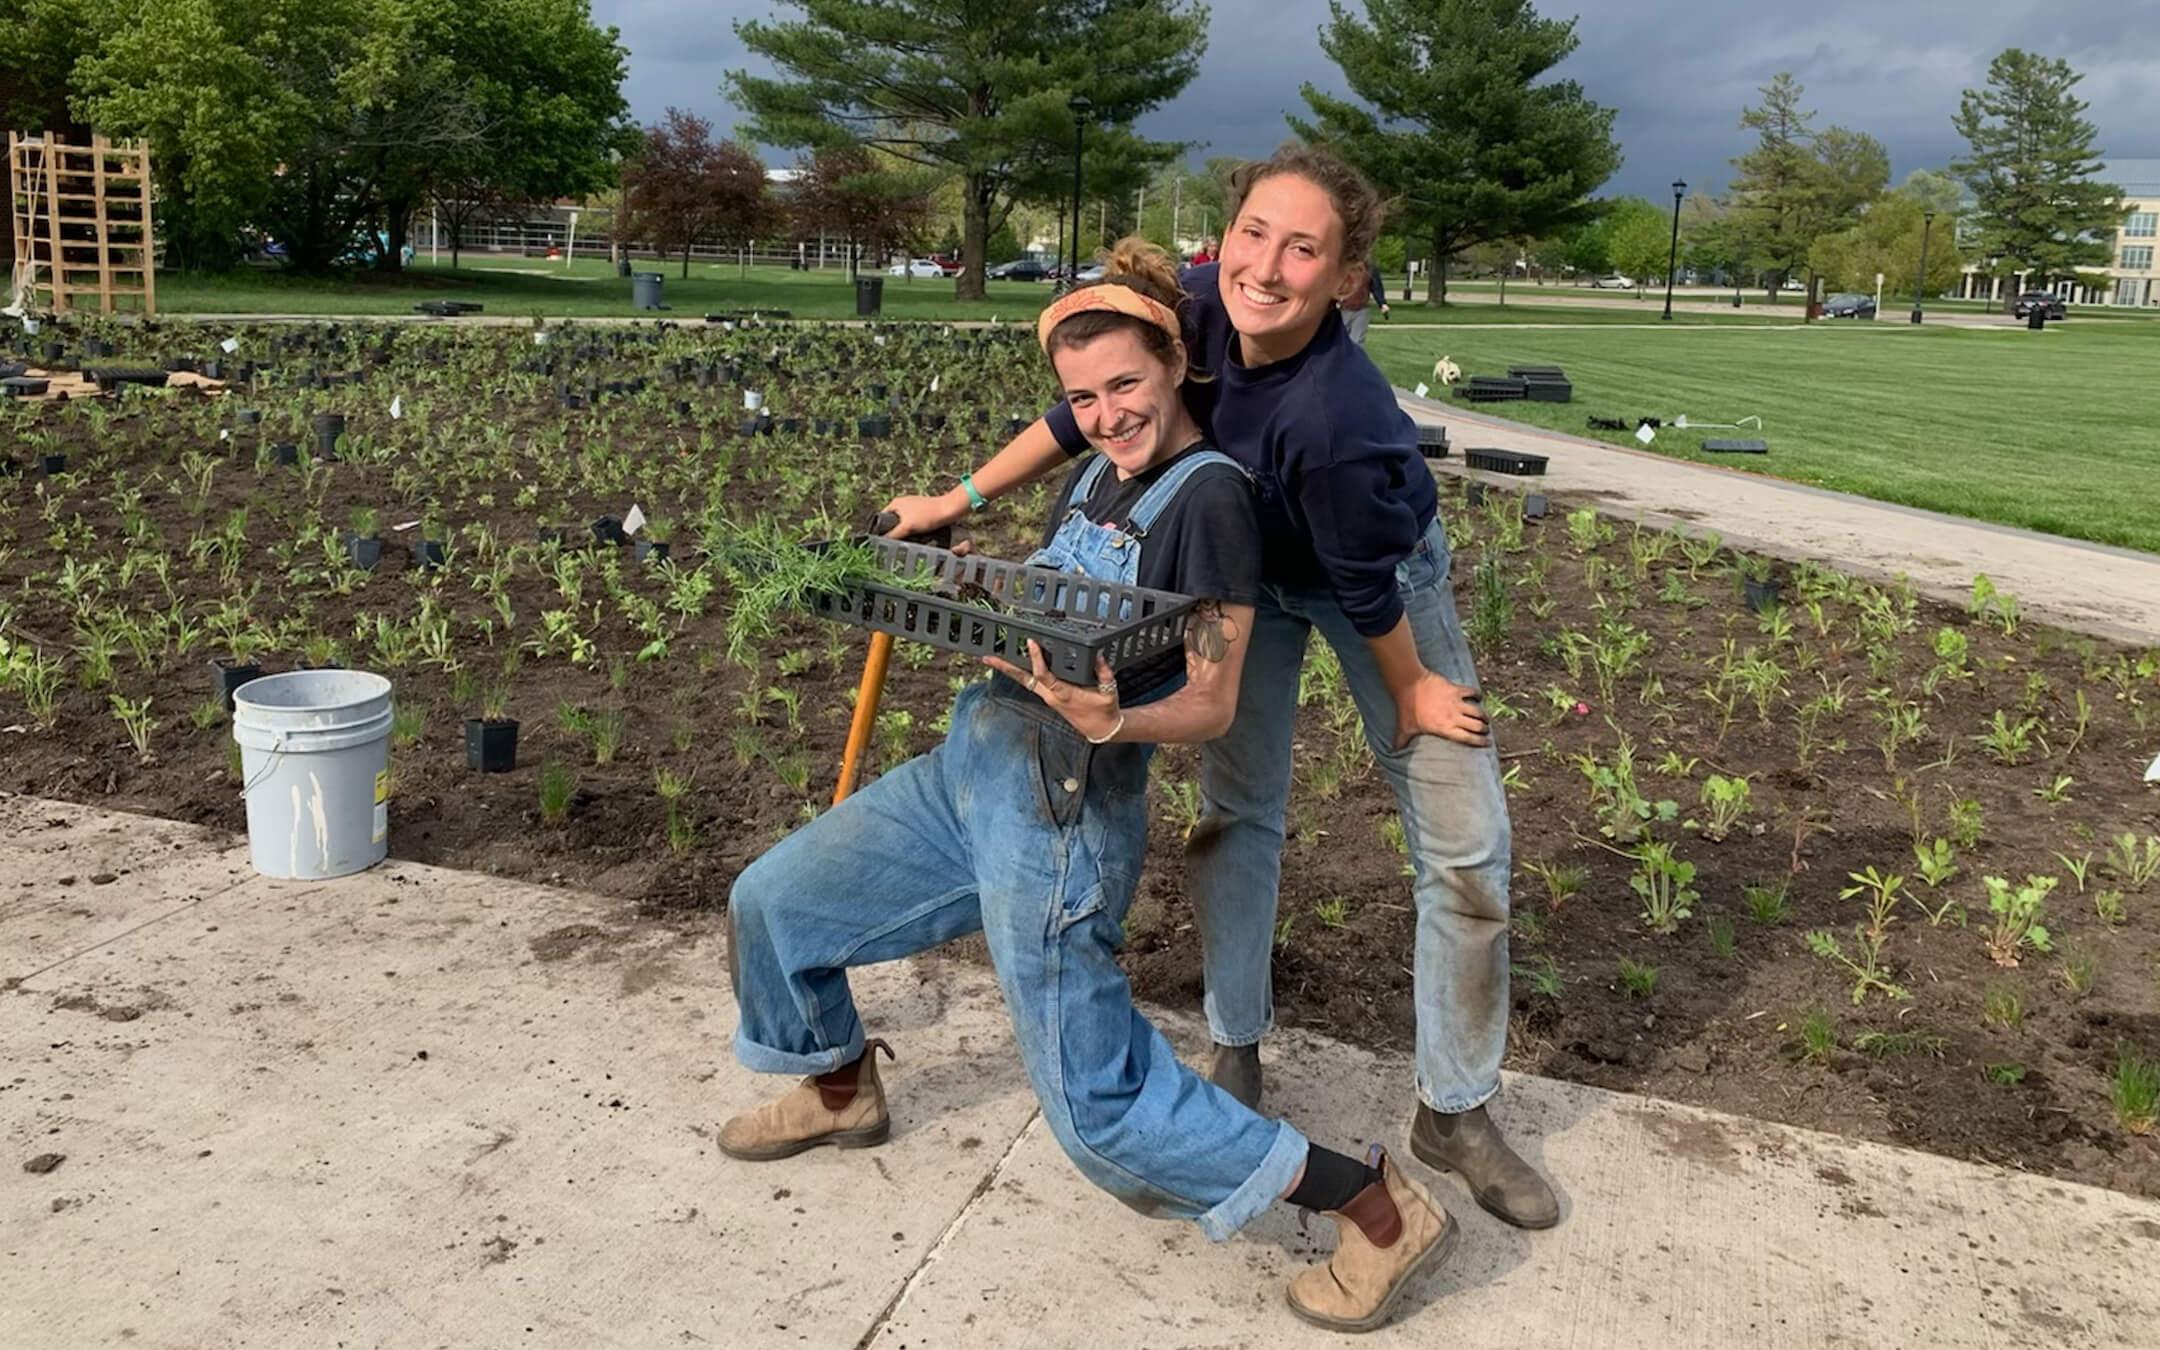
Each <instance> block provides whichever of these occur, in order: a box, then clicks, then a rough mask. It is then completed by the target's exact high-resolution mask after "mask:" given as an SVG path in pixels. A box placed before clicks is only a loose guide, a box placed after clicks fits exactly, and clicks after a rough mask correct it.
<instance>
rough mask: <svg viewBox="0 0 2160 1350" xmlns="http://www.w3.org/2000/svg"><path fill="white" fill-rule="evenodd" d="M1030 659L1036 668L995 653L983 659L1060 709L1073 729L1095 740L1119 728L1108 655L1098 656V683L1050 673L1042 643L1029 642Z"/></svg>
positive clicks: (1101, 738) (984, 662) (1059, 711)
mask: <svg viewBox="0 0 2160 1350" xmlns="http://www.w3.org/2000/svg"><path fill="white" fill-rule="evenodd" d="M1028 658H1029V660H1030V661H1032V662H1033V664H1034V667H1035V668H1034V669H1033V670H1031V671H1030V670H1022V669H1020V668H1019V667H1018V666H1016V665H1013V664H1012V663H1011V662H1010V661H1005V660H1002V659H1000V658H998V657H995V656H986V657H984V658H983V664H984V665H986V666H988V667H990V668H991V669H992V670H996V671H999V672H1001V673H1003V674H1005V675H1009V676H1011V677H1012V678H1013V679H1015V680H1018V681H1019V682H1020V683H1022V684H1024V685H1026V686H1027V687H1028V688H1029V689H1032V690H1033V691H1034V692H1035V697H1037V698H1039V699H1041V700H1042V701H1043V702H1044V703H1046V704H1048V705H1050V707H1051V708H1052V709H1053V710H1054V711H1056V713H1057V714H1058V716H1060V717H1062V718H1064V719H1065V720H1066V721H1067V722H1069V723H1071V724H1072V728H1073V730H1075V731H1077V732H1079V733H1080V734H1081V735H1083V736H1085V737H1087V738H1088V739H1089V740H1091V741H1100V740H1104V739H1107V738H1108V737H1109V736H1110V734H1111V733H1112V732H1113V731H1115V730H1116V729H1117V725H1118V719H1119V717H1120V715H1121V714H1120V713H1119V712H1118V695H1117V676H1116V675H1115V674H1113V673H1112V672H1111V670H1110V660H1109V658H1108V657H1104V656H1097V657H1096V658H1095V681H1096V682H1095V683H1094V684H1092V685H1086V684H1067V683H1065V682H1064V681H1063V680H1061V679H1059V678H1058V677H1057V676H1055V675H1052V674H1051V673H1050V667H1049V666H1048V665H1047V664H1046V663H1045V662H1044V661H1043V653H1042V645H1041V644H1040V643H1037V642H1034V641H1032V640H1031V641H1029V643H1028Z"/></svg>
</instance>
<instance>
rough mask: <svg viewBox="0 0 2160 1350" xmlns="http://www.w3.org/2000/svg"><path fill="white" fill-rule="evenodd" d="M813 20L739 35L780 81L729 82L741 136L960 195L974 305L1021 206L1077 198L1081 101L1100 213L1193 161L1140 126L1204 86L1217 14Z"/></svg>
mask: <svg viewBox="0 0 2160 1350" xmlns="http://www.w3.org/2000/svg"><path fill="white" fill-rule="evenodd" d="M788 3H789V5H790V6H791V7H792V8H794V9H797V10H800V11H801V12H802V16H803V17H802V18H801V19H799V20H791V21H787V22H780V21H771V22H768V21H765V20H746V21H744V22H740V23H737V24H736V25H735V32H736V35H737V36H739V37H740V38H741V39H742V41H743V45H744V46H745V47H747V48H749V50H750V51H751V52H753V53H755V54H756V55H758V56H760V57H762V58H764V59H765V60H767V61H769V62H771V63H772V65H773V66H774V67H775V69H776V71H777V72H778V73H777V74H776V75H774V76H771V77H767V76H758V75H751V74H749V73H748V72H746V71H740V70H737V71H731V72H729V74H728V76H727V85H726V89H725V92H727V94H728V95H729V96H730V97H731V98H733V100H734V101H735V103H736V104H737V105H738V106H739V107H741V108H742V109H743V110H744V111H746V112H747V113H748V114H749V115H750V121H749V123H748V124H747V125H746V126H745V127H744V128H743V130H744V132H745V134H747V135H749V136H751V137H752V138H754V139H756V140H758V141H761V142H763V143H765V144H767V145H777V146H789V147H798V148H805V149H813V150H814V149H819V148H823V147H828V146H833V145H839V144H845V143H850V142H852V143H856V144H860V145H863V146H866V147H869V148H871V149H874V150H878V151H881V152H883V153H886V154H889V155H892V156H894V157H896V158H898V159H901V160H904V161H906V162H908V163H911V164H915V165H919V166H921V167H923V168H927V169H934V170H938V171H940V172H944V173H951V174H956V175H958V176H959V178H960V180H961V246H960V261H961V264H962V266H963V269H964V270H963V271H962V272H961V274H960V276H959V278H958V279H957V281H956V282H955V292H956V294H957V295H959V296H960V298H962V299H980V298H981V297H982V296H983V294H984V289H983V266H984V263H985V262H986V261H987V259H986V258H985V251H986V246H987V244H988V241H989V239H990V237H991V235H992V234H993V233H995V232H996V230H997V229H998V228H999V226H1001V225H1003V224H1004V223H1005V220H1006V218H1007V217H1008V216H1009V215H1010V214H1011V213H1012V209H1013V207H1014V206H1015V205H1016V204H1020V203H1026V202H1043V203H1049V202H1057V201H1061V200H1063V194H1066V193H1069V192H1070V191H1071V186H1072V147H1073V115H1072V113H1071V112H1070V111H1069V110H1068V109H1067V107H1066V101H1067V99H1068V98H1069V97H1070V96H1072V95H1074V94H1085V95H1086V96H1087V97H1088V99H1089V100H1090V101H1091V102H1092V104H1093V107H1092V108H1091V109H1090V110H1089V112H1088V113H1087V115H1086V119H1087V120H1086V128H1087V130H1086V155H1085V164H1084V170H1085V176H1086V180H1087V191H1088V193H1089V197H1090V200H1093V199H1095V198H1099V197H1107V198H1110V199H1118V198H1119V197H1121V196H1122V197H1123V198H1130V197H1132V196H1133V195H1134V193H1135V192H1136V191H1137V190H1138V188H1139V187H1140V185H1141V184H1142V183H1143V182H1145V181H1146V180H1147V175H1148V174H1149V173H1151V172H1152V171H1153V170H1154V169H1155V168H1156V167H1157V166H1158V165H1161V164H1164V163H1167V162H1169V161H1170V160H1172V159H1174V158H1175V157H1176V156H1177V155H1178V153H1179V152H1180V151H1182V150H1183V148H1184V147H1182V146H1179V145H1175V144H1167V143H1158V142H1153V141H1148V140H1145V139H1143V138H1141V137H1139V136H1137V135H1135V134H1134V133H1133V132H1132V129H1131V126H1132V122H1133V120H1134V119H1135V118H1137V117H1139V116H1140V115H1141V114H1142V113H1144V112H1146V111H1148V110H1149V109H1151V108H1154V107H1157V106H1159V105H1161V104H1162V103H1164V102H1166V101H1168V100H1169V99H1171V98H1173V97H1175V96H1176V95H1177V93H1178V92H1179V91H1180V90H1182V89H1184V87H1185V86H1186V85H1187V84H1189V83H1191V82H1192V78H1193V76H1194V75H1195V74H1197V73H1198V71H1199V61H1200V53H1201V51H1202V49H1203V48H1205V46H1206V45H1207V10H1206V9H1205V8H1204V7H1202V6H1200V5H1197V4H1193V3H1190V0H1118V2H1117V3H1109V2H1108V0H1003V3H999V4H994V5H986V4H980V3H976V2H975V0H788Z"/></svg>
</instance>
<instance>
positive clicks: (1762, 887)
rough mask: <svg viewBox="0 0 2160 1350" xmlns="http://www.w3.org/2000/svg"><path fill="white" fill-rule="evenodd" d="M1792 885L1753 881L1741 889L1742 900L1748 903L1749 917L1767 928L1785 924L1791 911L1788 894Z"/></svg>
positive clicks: (1778, 882) (1781, 882)
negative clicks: (1786, 917)
mask: <svg viewBox="0 0 2160 1350" xmlns="http://www.w3.org/2000/svg"><path fill="white" fill-rule="evenodd" d="M1791 885H1792V883H1791V882H1789V881H1785V880H1779V881H1774V882H1770V881H1751V882H1748V883H1747V884H1746V885H1744V886H1742V887H1741V888H1740V898H1741V899H1742V900H1743V901H1745V902H1746V904H1747V910H1748V917H1749V918H1751V919H1753V920H1755V922H1757V923H1759V924H1763V925H1764V926H1766V927H1772V928H1774V927H1776V926H1777V925H1779V924H1781V923H1783V922H1785V916H1786V914H1787V913H1788V912H1789V911H1790V909H1791V903H1790V900H1789V898H1788V892H1789V891H1790V890H1791Z"/></svg>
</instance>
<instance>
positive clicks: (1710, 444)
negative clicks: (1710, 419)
mask: <svg viewBox="0 0 2160 1350" xmlns="http://www.w3.org/2000/svg"><path fill="white" fill-rule="evenodd" d="M1702 448H1703V450H1704V451H1705V452H1707V453H1709V454H1713V455H1767V454H1769V453H1770V442H1768V441H1734V440H1725V439H1722V438H1720V437H1716V436H1713V437H1710V438H1709V439H1708V440H1705V441H1704V442H1703V443H1702Z"/></svg>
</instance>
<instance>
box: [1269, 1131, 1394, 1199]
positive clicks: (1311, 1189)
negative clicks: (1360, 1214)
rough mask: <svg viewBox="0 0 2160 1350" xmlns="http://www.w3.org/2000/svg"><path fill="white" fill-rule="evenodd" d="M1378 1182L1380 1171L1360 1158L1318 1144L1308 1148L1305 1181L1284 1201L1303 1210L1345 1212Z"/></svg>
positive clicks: (1309, 1145)
mask: <svg viewBox="0 0 2160 1350" xmlns="http://www.w3.org/2000/svg"><path fill="white" fill-rule="evenodd" d="M1378 1180H1380V1173H1379V1171H1378V1170H1376V1169H1374V1168H1371V1167H1367V1166H1366V1165H1365V1164H1364V1163H1362V1162H1359V1161H1358V1160H1357V1159H1356V1158H1347V1157H1344V1156H1343V1155H1342V1154H1340V1153H1335V1152H1332V1151H1331V1150H1328V1149H1324V1148H1322V1147H1320V1146H1319V1145H1318V1144H1307V1145H1306V1146H1305V1179H1304V1180H1302V1181H1300V1182H1299V1183H1298V1184H1297V1189H1296V1190H1294V1191H1292V1192H1290V1194H1289V1195H1287V1196H1285V1197H1283V1198H1284V1199H1286V1200H1287V1201H1289V1202H1290V1203H1291V1204H1293V1205H1296V1206H1298V1207H1300V1208H1302V1209H1311V1210H1319V1211H1322V1212H1326V1211H1328V1210H1335V1209H1341V1208H1342V1207H1343V1206H1344V1205H1347V1204H1349V1203H1350V1202H1351V1200H1353V1199H1355V1198H1356V1196H1357V1193H1358V1192H1359V1191H1362V1190H1364V1189H1365V1188H1366V1187H1367V1186H1370V1185H1372V1184H1373V1183H1374V1182H1376V1181H1378Z"/></svg>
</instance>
